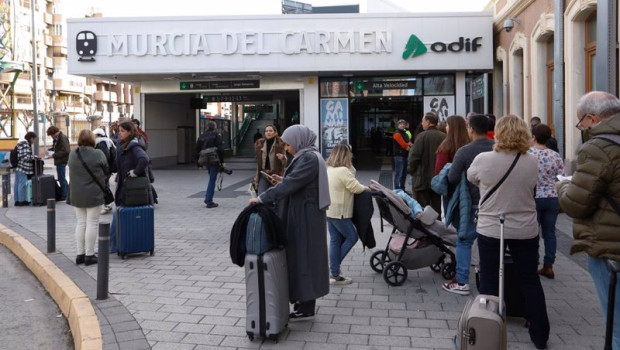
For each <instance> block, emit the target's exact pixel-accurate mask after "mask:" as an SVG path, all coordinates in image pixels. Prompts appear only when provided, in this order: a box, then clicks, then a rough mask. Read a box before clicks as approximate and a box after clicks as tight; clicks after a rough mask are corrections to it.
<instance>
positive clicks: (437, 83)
mask: <svg viewBox="0 0 620 350" xmlns="http://www.w3.org/2000/svg"><path fill="white" fill-rule="evenodd" d="M454 90H455V89H454V75H439V76H432V77H425V78H424V95H454Z"/></svg>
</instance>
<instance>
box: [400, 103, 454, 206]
mask: <svg viewBox="0 0 620 350" xmlns="http://www.w3.org/2000/svg"><path fill="white" fill-rule="evenodd" d="M438 122H439V117H437V114H435V113H433V112H428V113H426V114H425V115H424V118H423V119H422V128H424V131H423V132H421V133H420V134H419V135H418V136H417V137H416V138H415V142H414V143H413V147H411V149H410V150H409V159H408V169H409V172H410V173H411V175H412V176H413V197H414V198H415V199H416V200H417V201H418V203H420V205H421V206H422V207H425V206H427V205H430V206H431V207H433V209H435V211H436V212H437V213H439V216H441V196H440V195H438V194H437V193H435V192H433V190H432V189H431V180H432V178H433V176H434V175H435V160H436V158H437V148H438V147H439V144H440V143H441V142H442V141H443V139H445V138H446V134H444V133H443V132H441V131H439V130H437V123H438ZM403 189H404V188H403Z"/></svg>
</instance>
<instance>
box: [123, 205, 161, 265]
mask: <svg viewBox="0 0 620 350" xmlns="http://www.w3.org/2000/svg"><path fill="white" fill-rule="evenodd" d="M117 218H118V220H117V223H116V242H117V245H118V247H117V253H118V255H120V256H121V259H125V255H127V254H132V253H142V252H149V253H151V255H153V253H154V249H155V215H154V211H153V206H152V205H143V206H139V207H120V208H119V209H118V212H117Z"/></svg>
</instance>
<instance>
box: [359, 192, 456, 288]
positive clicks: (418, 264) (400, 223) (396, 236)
mask: <svg viewBox="0 0 620 350" xmlns="http://www.w3.org/2000/svg"><path fill="white" fill-rule="evenodd" d="M370 188H371V190H372V191H373V197H374V198H375V202H376V203H377V206H378V207H379V213H380V215H381V230H382V231H383V220H384V219H385V220H386V221H387V222H388V223H390V224H391V225H392V226H393V227H394V229H393V231H392V235H391V237H390V239H389V240H388V243H387V245H386V247H385V250H380V251H376V252H374V253H373V254H372V256H371V257H370V267H371V268H372V269H373V270H374V271H375V272H378V273H383V279H384V280H385V282H386V283H387V284H389V285H390V286H400V285H402V284H403V283H405V281H406V280H407V274H408V272H407V270H415V269H419V268H422V267H425V266H429V267H430V268H431V270H433V271H435V272H441V275H442V276H443V278H445V279H448V280H449V279H452V278H454V276H455V275H456V259H455V255H454V253H453V252H452V250H451V249H450V247H454V246H455V242H456V231H454V230H451V229H446V227H445V226H444V225H443V223H442V222H440V221H436V220H435V218H436V215H437V213H435V217H431V218H428V217H427V218H424V219H414V218H413V217H412V216H411V212H412V211H411V208H410V207H409V206H408V205H407V203H405V201H404V200H403V199H402V198H401V197H400V196H398V195H397V194H396V193H395V192H394V191H392V190H390V189H388V188H386V187H384V186H382V185H381V184H379V183H378V182H376V181H374V180H371V185H370ZM426 219H430V220H426ZM422 220H424V221H425V223H423V222H422ZM396 231H399V232H396ZM446 257H448V258H449V261H446Z"/></svg>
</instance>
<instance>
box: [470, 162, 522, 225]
mask: <svg viewBox="0 0 620 350" xmlns="http://www.w3.org/2000/svg"><path fill="white" fill-rule="evenodd" d="M520 157H521V153H517V156H516V157H515V160H513V161H512V164H510V168H508V171H507V172H506V174H504V176H503V177H502V178H501V179H500V180H499V182H498V183H497V184H495V186H493V188H491V190H490V191H489V192H487V193H486V194H485V195H484V197H483V198H482V200H481V201H480V204H479V205H478V209H476V213H475V214H474V223H477V222H478V211H479V210H480V207H482V203H484V202H486V200H487V199H489V197H491V195H492V194H493V193H495V191H497V189H498V188H499V186H501V185H502V183H504V181H505V180H506V178H507V177H508V175H510V172H512V169H514V167H515V165H517V161H518V160H519V158H520Z"/></svg>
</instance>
